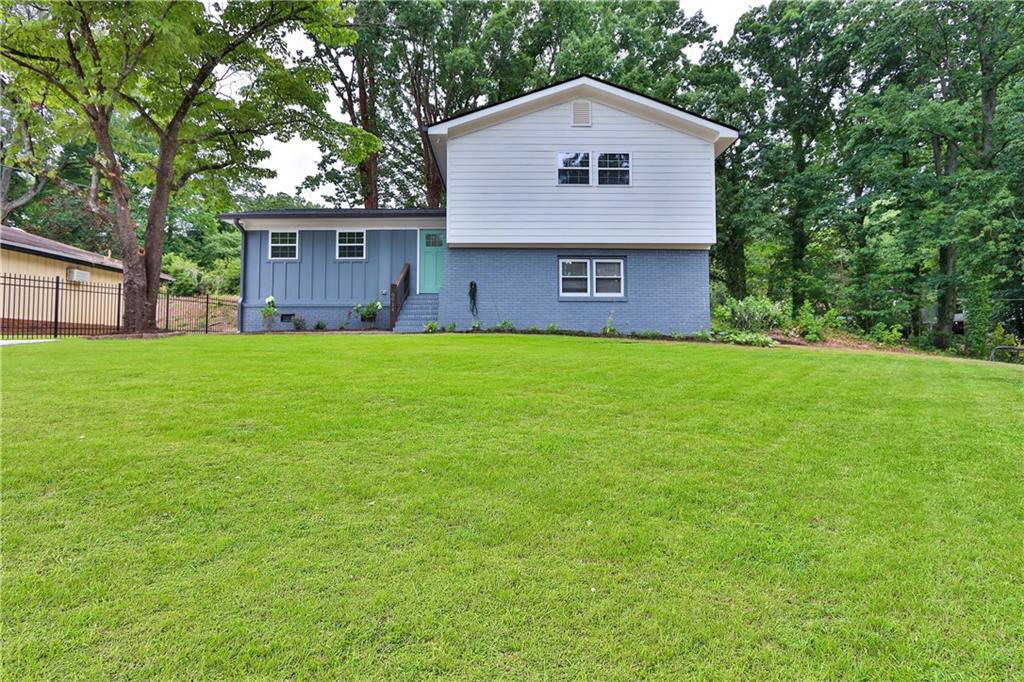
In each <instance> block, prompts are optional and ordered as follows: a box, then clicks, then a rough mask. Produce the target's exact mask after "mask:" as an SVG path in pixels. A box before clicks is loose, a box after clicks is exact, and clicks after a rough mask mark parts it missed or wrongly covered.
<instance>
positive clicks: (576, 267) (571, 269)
mask: <svg viewBox="0 0 1024 682" xmlns="http://www.w3.org/2000/svg"><path fill="white" fill-rule="evenodd" d="M558 268H559V275H558V293H559V294H560V295H562V296H589V295H590V260H588V259H586V258H579V259H577V258H562V259H560V260H559V261H558Z"/></svg>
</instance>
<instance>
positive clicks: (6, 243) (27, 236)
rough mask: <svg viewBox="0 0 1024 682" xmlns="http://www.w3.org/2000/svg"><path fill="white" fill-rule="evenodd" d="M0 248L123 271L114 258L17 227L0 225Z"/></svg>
mask: <svg viewBox="0 0 1024 682" xmlns="http://www.w3.org/2000/svg"><path fill="white" fill-rule="evenodd" d="M0 248H4V249H11V250H12V251H21V252H22V253H31V254H34V255H37V256H44V257H46V258H54V259H56V260H62V261H65V262H67V263H78V264H80V265H90V266H92V267H95V268H102V269H103V270H113V271H115V272H123V271H124V266H123V265H121V261H119V260H117V259H116V258H110V257H108V256H104V255H102V254H99V253H93V252H92V251H86V250H85V249H79V248H78V247H75V246H69V245H67V244H64V243H61V242H58V241H55V240H53V239H47V238H46V237H40V236H39V235H37V234H32V233H31V232H26V231H25V230H22V229H21V228H19V227H8V226H7V225H0ZM160 279H162V280H164V281H165V282H173V281H174V278H173V277H171V276H170V275H168V274H166V273H160Z"/></svg>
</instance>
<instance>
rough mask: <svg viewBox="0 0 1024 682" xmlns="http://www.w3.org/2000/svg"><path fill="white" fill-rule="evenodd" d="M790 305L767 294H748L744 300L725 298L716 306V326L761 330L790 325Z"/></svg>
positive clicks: (713, 316)
mask: <svg viewBox="0 0 1024 682" xmlns="http://www.w3.org/2000/svg"><path fill="white" fill-rule="evenodd" d="M789 317H790V315H789V307H788V305H787V304H786V303H782V302H778V301H773V300H771V299H770V298H768V297H767V296H747V297H746V298H744V299H742V300H737V299H735V298H727V299H725V303H723V304H722V305H720V306H715V309H714V312H713V314H712V319H713V322H714V326H715V327H718V328H724V329H735V330H738V331H748V332H760V331H765V330H766V329H775V328H778V327H786V326H788V325H789Z"/></svg>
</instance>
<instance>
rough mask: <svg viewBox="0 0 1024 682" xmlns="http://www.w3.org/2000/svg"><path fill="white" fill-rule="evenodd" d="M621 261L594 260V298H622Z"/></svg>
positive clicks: (611, 259) (623, 291) (616, 259)
mask: <svg viewBox="0 0 1024 682" xmlns="http://www.w3.org/2000/svg"><path fill="white" fill-rule="evenodd" d="M623 282H624V279H623V277H622V260H620V259H618V258H609V259H597V258H595V259H594V296H623V295H624V294H625V288H624V287H623V286H622V285H623Z"/></svg>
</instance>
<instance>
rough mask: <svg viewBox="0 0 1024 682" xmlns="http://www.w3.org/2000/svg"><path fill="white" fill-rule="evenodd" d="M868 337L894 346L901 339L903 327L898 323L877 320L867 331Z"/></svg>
mask: <svg viewBox="0 0 1024 682" xmlns="http://www.w3.org/2000/svg"><path fill="white" fill-rule="evenodd" d="M868 339H870V340H872V341H874V342H875V343H884V344H885V345H886V346H895V345H896V344H898V343H899V342H900V341H902V340H903V328H902V327H900V326H899V325H898V324H893V325H886V324H885V323H884V322H879V323H878V324H876V325H875V326H874V327H872V328H871V331H869V332H868Z"/></svg>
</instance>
